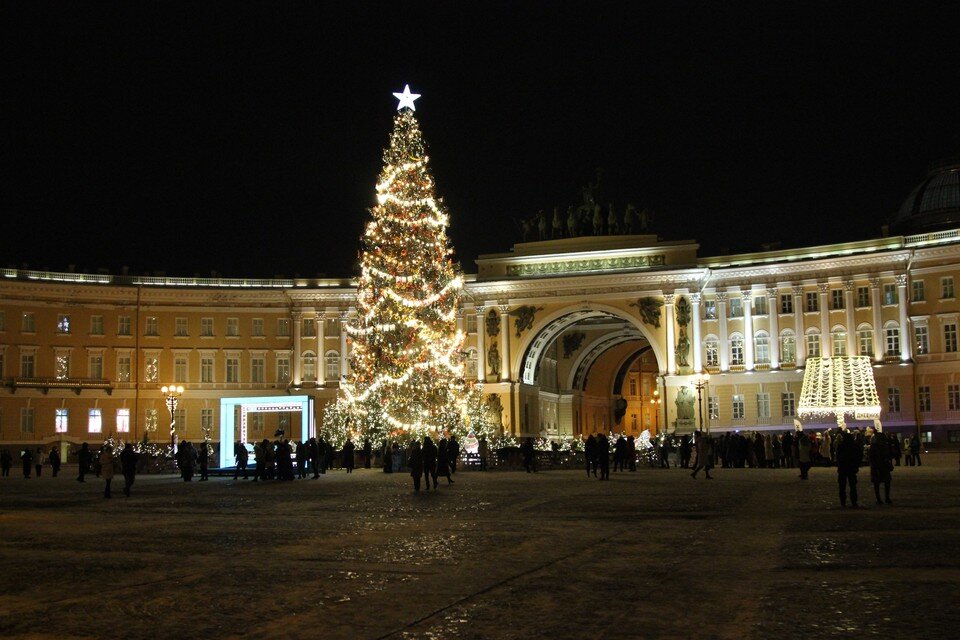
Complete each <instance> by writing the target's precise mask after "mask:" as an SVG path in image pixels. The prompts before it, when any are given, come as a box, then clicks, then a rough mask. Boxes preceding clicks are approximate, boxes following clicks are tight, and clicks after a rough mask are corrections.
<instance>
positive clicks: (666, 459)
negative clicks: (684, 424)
mask: <svg viewBox="0 0 960 640" xmlns="http://www.w3.org/2000/svg"><path fill="white" fill-rule="evenodd" d="M670 444H671V443H670V436H668V435H666V434H664V435H663V442H661V443H660V468H661V469H669V468H670Z"/></svg>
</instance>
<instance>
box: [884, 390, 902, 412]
mask: <svg viewBox="0 0 960 640" xmlns="http://www.w3.org/2000/svg"><path fill="white" fill-rule="evenodd" d="M887 412H888V413H900V389H898V388H897V387H889V388H887Z"/></svg>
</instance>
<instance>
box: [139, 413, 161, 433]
mask: <svg viewBox="0 0 960 640" xmlns="http://www.w3.org/2000/svg"><path fill="white" fill-rule="evenodd" d="M159 421H160V414H159V413H158V412H157V410H156V409H147V410H146V411H144V414H143V428H144V429H145V430H147V431H156V430H157V424H158V423H159Z"/></svg>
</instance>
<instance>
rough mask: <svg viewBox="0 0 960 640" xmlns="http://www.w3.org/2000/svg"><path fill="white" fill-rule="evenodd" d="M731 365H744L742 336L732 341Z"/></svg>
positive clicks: (733, 338) (735, 337)
mask: <svg viewBox="0 0 960 640" xmlns="http://www.w3.org/2000/svg"><path fill="white" fill-rule="evenodd" d="M730 364H735V365H739V364H743V338H741V337H740V336H736V335H735V336H734V337H732V338H731V339H730Z"/></svg>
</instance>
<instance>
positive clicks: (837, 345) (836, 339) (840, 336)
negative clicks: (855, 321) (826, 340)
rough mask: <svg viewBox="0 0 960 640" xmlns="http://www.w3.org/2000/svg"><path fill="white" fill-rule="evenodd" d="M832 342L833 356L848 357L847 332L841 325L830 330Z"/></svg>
mask: <svg viewBox="0 0 960 640" xmlns="http://www.w3.org/2000/svg"><path fill="white" fill-rule="evenodd" d="M830 342H831V344H832V345H833V352H832V353H833V355H835V356H845V355H847V330H846V328H845V327H843V326H841V325H837V326H835V327H834V328H833V329H831V330H830Z"/></svg>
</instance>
